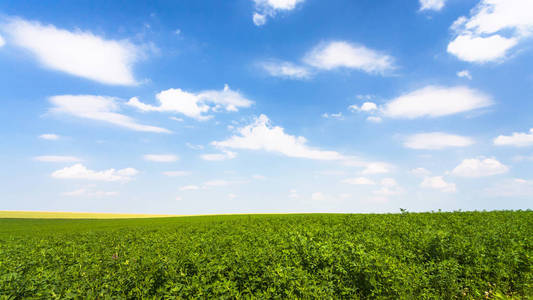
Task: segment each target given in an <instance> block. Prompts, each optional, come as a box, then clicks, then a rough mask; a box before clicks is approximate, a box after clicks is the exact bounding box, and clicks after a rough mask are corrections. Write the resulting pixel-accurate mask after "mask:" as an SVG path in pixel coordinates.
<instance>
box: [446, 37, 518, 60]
mask: <svg viewBox="0 0 533 300" xmlns="http://www.w3.org/2000/svg"><path fill="white" fill-rule="evenodd" d="M517 43H518V40H517V39H515V38H504V37H502V36H500V35H497V34H496V35H492V36H489V37H479V36H472V35H460V36H458V37H456V38H455V39H454V40H453V41H451V42H450V43H449V44H448V52H449V53H451V54H453V55H455V56H457V57H458V58H459V59H461V60H464V61H467V62H476V63H484V62H489V61H494V60H497V59H500V58H503V57H504V56H505V55H506V53H507V51H508V50H509V49H511V48H512V47H514V46H515V45H516V44H517Z"/></svg>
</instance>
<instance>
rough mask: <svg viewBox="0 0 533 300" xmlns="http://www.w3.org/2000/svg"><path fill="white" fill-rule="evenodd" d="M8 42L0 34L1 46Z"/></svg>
mask: <svg viewBox="0 0 533 300" xmlns="http://www.w3.org/2000/svg"><path fill="white" fill-rule="evenodd" d="M5 44H6V41H5V40H4V38H3V37H2V36H1V35H0V47H2V46H4V45H5Z"/></svg>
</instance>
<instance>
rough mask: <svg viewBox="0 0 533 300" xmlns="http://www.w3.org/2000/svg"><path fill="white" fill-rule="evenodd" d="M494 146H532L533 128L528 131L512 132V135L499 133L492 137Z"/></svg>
mask: <svg viewBox="0 0 533 300" xmlns="http://www.w3.org/2000/svg"><path fill="white" fill-rule="evenodd" d="M494 145H496V146H514V147H526V146H533V128H531V129H530V130H529V133H523V132H513V134H512V135H500V136H498V137H497V138H495V139H494Z"/></svg>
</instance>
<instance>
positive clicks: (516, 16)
mask: <svg viewBox="0 0 533 300" xmlns="http://www.w3.org/2000/svg"><path fill="white" fill-rule="evenodd" d="M452 30H454V31H455V32H456V37H455V39H454V40H453V41H451V42H450V43H449V44H448V52H449V53H451V54H453V55H455V56H457V57H458V58H459V59H461V60H464V61H468V62H475V63H484V62H489V61H498V60H502V59H504V58H505V57H506V56H507V54H508V52H509V50H510V49H512V48H513V47H515V46H516V45H517V44H518V43H519V42H520V41H522V40H524V39H526V38H529V37H531V36H532V35H533V2H531V0H481V1H480V2H479V3H478V5H477V6H476V7H475V8H474V9H472V11H471V14H470V18H466V17H464V16H463V17H460V18H458V19H457V20H456V21H455V22H454V23H453V25H452Z"/></svg>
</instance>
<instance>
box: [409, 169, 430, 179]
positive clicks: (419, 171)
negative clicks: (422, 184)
mask: <svg viewBox="0 0 533 300" xmlns="http://www.w3.org/2000/svg"><path fill="white" fill-rule="evenodd" d="M410 172H411V174H413V175H415V176H424V177H425V176H429V174H431V172H430V171H428V170H427V169H425V168H415V169H412V170H411V171H410Z"/></svg>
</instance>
